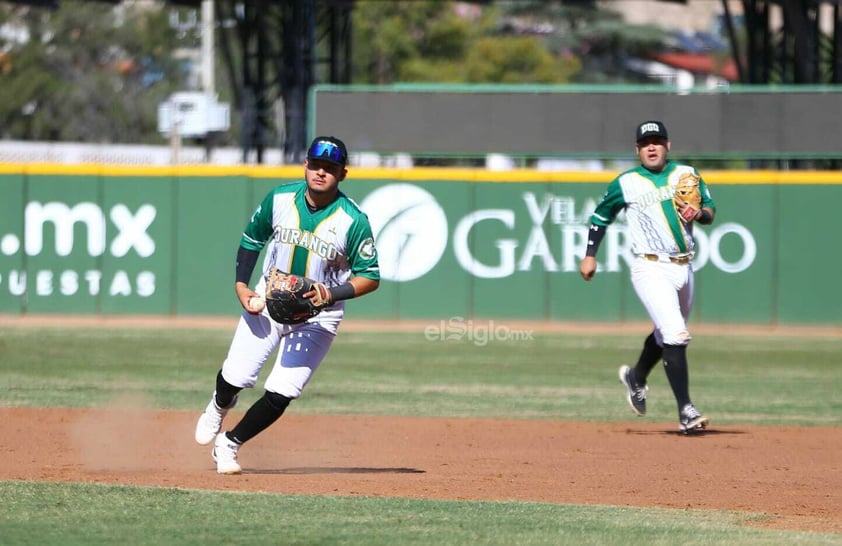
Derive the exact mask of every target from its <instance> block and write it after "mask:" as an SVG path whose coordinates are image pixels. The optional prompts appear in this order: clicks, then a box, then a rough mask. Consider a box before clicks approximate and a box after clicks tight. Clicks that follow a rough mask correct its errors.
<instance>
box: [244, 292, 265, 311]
mask: <svg viewBox="0 0 842 546" xmlns="http://www.w3.org/2000/svg"><path fill="white" fill-rule="evenodd" d="M248 304H249V309H251V310H252V311H254V312H255V313H259V312H261V311H263V308H264V307H266V302H265V301H263V298H259V297H257V296H252V297H250V298H249V301H248Z"/></svg>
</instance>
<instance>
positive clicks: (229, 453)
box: [211, 432, 243, 474]
mask: <svg viewBox="0 0 842 546" xmlns="http://www.w3.org/2000/svg"><path fill="white" fill-rule="evenodd" d="M239 449H240V444H238V443H237V442H232V441H231V440H229V439H228V436H226V435H225V433H224V432H221V433H219V434H217V436H216V442H214V444H213V451H212V452H211V456H213V460H214V461H215V462H216V473H217V474H242V473H243V468H242V467H241V466H240V463H238V462H237V451H239Z"/></svg>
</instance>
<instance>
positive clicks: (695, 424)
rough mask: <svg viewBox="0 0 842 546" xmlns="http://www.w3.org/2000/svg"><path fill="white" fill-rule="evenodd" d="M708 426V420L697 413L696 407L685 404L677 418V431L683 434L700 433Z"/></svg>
mask: <svg viewBox="0 0 842 546" xmlns="http://www.w3.org/2000/svg"><path fill="white" fill-rule="evenodd" d="M707 426H708V418H707V417H705V416H704V415H702V414H701V413H699V410H697V409H696V406H694V405H693V404H687V405H686V406H684V408H682V410H681V413H680V414H679V417H678V430H679V431H681V432H683V433H684V434H693V433H697V432H702V431H703V430H704V429H705V427H707Z"/></svg>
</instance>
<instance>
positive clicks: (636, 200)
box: [591, 161, 716, 256]
mask: <svg viewBox="0 0 842 546" xmlns="http://www.w3.org/2000/svg"><path fill="white" fill-rule="evenodd" d="M685 173H692V174H694V175H696V176H698V177H699V190H700V192H701V194H702V207H708V208H710V209H712V210H714V211H715V210H716V206H715V205H714V203H713V199H712V198H711V196H710V190H709V189H708V187H707V184H705V182H704V180H702V178H701V176H699V173H698V172H696V169H694V168H693V167H691V166H689V165H682V164H680V163H675V162H672V161H668V162H667V164H666V166H665V167H664V170H663V171H661V172H658V173H653V172H651V171H649V170H648V169H646V168H645V167H643V166H642V165H641V166H638V167H635V168H634V169H630V170H628V171H626V172H624V173H621V174H620V175H619V176H617V177H616V178H615V179H614V180H612V181H611V183H610V184H609V185H608V190H607V191H606V192H605V194H604V195H603V196H602V200H601V201H600V202H599V204H597V206H596V210H595V211H594V213H593V216H591V222H592V223H593V224H595V225H598V226H603V227H604V226H607V225H608V224H610V223H612V222H613V221H614V220H615V219H616V217H617V215H618V214H619V213H620V212H621V211H623V210H625V211H626V220H627V222H628V234H629V238H630V239H631V250H632V252H633V253H634V254H635V255H641V254H667V255H671V256H674V255H680V254H688V253H692V252H694V249H695V245H696V243H695V241H694V239H693V223H689V224H685V223H684V222H682V220H681V218H680V217H679V215H678V212H677V211H676V209H675V205H674V204H673V196H674V195H675V187H676V184H677V183H678V179H679V177H680V176H681V175H682V174H685Z"/></svg>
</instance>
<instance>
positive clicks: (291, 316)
mask: <svg viewBox="0 0 842 546" xmlns="http://www.w3.org/2000/svg"><path fill="white" fill-rule="evenodd" d="M312 289H313V281H311V280H310V279H308V278H307V277H299V276H298V275H291V274H289V273H284V272H283V271H281V270H280V269H278V268H276V267H272V268H270V269H269V274H268V275H266V310H267V311H268V312H269V316H270V317H272V318H273V319H274V320H276V321H278V322H280V323H283V324H299V323H302V322H304V321H306V320H307V319H309V318H311V317H314V316H316V315H318V314H319V313H320V312H321V310H322V309H321V307H316V306H315V305H313V302H312V301H311V300H310V299H308V298H304V297H302V296H303V295H304V294H306V293H307V292H309V291H310V290H312Z"/></svg>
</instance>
